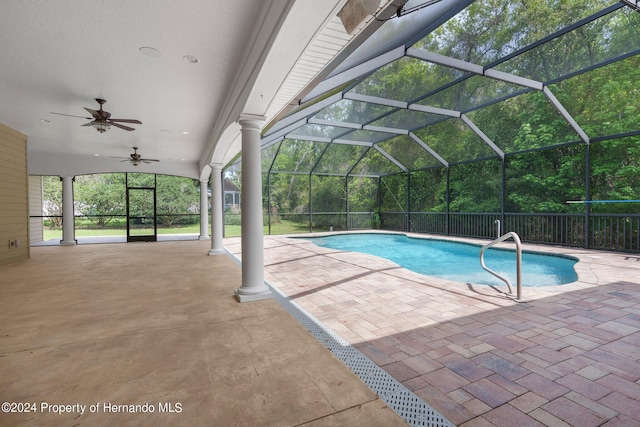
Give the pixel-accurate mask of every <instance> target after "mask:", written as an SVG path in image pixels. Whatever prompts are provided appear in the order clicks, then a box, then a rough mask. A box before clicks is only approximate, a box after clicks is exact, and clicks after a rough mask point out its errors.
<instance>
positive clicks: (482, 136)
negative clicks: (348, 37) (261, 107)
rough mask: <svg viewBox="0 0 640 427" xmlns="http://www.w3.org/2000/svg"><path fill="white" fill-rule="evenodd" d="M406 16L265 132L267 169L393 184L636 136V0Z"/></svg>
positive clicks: (483, 1)
mask: <svg viewBox="0 0 640 427" xmlns="http://www.w3.org/2000/svg"><path fill="white" fill-rule="evenodd" d="M411 10H416V11H415V12H412V13H408V12H409V11H411ZM399 15H400V16H396V18H394V19H389V20H388V21H387V22H385V24H384V25H382V26H381V28H380V29H379V30H378V32H377V33H376V34H375V35H374V36H373V37H372V38H371V42H369V43H367V44H365V45H362V47H361V48H360V49H359V50H357V51H355V52H354V53H353V54H352V55H351V56H350V57H349V58H347V59H346V60H345V61H344V62H343V64H342V65H341V66H338V67H337V68H336V71H335V72H334V73H333V74H331V75H330V76H329V77H327V78H326V79H325V80H324V81H323V82H322V83H321V84H320V85H319V86H318V87H317V88H316V89H315V90H314V91H312V92H310V94H309V95H308V96H307V98H305V99H304V100H303V102H302V103H301V105H299V106H298V107H296V108H295V109H293V110H292V111H291V112H290V113H289V114H288V115H287V116H286V117H284V118H283V119H281V120H280V121H278V122H277V123H275V124H271V125H270V126H269V127H268V129H267V130H266V131H265V133H264V135H263V138H262V149H263V172H265V173H266V172H271V173H275V172H278V173H293V174H322V175H339V176H384V175H390V174H395V173H400V172H408V171H414V170H423V169H429V168H433V167H442V166H448V165H451V164H459V163H465V162H469V161H476V160H481V159H491V158H503V159H504V157H505V156H508V155H510V154H514V153H522V152H528V151H533V150H539V149H543V148H548V147H553V146H563V145H567V144H590V143H591V142H593V141H598V140H602V139H611V138H616V137H620V136H634V135H640V125H638V122H637V116H638V113H639V112H640V101H638V99H639V98H638V86H637V81H638V80H637V79H636V80H635V83H636V84H634V85H630V84H629V81H628V77H629V75H630V74H629V73H634V72H635V71H634V70H637V69H639V68H640V13H639V11H638V7H637V3H636V2H635V1H624V2H623V1H613V0H608V1H602V0H564V1H560V2H558V1H553V2H552V1H545V0H541V1H540V2H538V3H536V7H533V6H529V7H526V6H524V5H523V4H522V3H513V2H511V1H508V0H478V1H475V2H470V1H446V0H443V1H441V2H428V1H410V2H408V3H407V4H406V5H405V6H404V9H403V10H401V11H400V13H399ZM403 28H407V31H406V32H403ZM418 29H421V30H418ZM385 34H391V36H389V37H385ZM375 40H380V41H382V42H381V43H382V44H381V45H380V46H382V49H381V48H380V47H379V46H377V45H373V44H372V43H373V42H374V41H375ZM389 40H391V41H392V42H393V44H389ZM367 52H371V53H373V54H369V55H367ZM603 87H606V88H607V89H608V91H609V93H610V96H609V97H607V99H597V100H594V99H592V98H591V96H592V94H593V93H595V91H594V90H593V89H594V88H600V89H602V88H603ZM292 159H295V160H292Z"/></svg>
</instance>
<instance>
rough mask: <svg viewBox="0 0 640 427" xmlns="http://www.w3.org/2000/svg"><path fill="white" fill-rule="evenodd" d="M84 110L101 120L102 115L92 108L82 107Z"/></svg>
mask: <svg viewBox="0 0 640 427" xmlns="http://www.w3.org/2000/svg"><path fill="white" fill-rule="evenodd" d="M83 108H84V109H85V110H87V111H88V112H89V114H91V115H92V116H93V117H94V118H96V119H98V120H102V116H101V115H100V113H98V112H97V111H96V110H92V109H91V108H87V107H83Z"/></svg>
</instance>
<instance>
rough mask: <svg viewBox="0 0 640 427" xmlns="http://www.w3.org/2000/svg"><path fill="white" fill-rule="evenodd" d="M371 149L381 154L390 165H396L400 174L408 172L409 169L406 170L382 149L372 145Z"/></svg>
mask: <svg viewBox="0 0 640 427" xmlns="http://www.w3.org/2000/svg"><path fill="white" fill-rule="evenodd" d="M373 148H375V149H376V150H378V152H380V154H382V155H383V156H385V157H386V158H387V159H388V160H389V161H390V162H391V163H393V164H394V165H396V166H397V167H399V168H400V169H401V170H402V172H405V173H406V172H409V169H407V168H406V167H405V166H404V165H403V164H402V163H400V162H399V161H397V160H396V159H395V158H394V157H393V156H392V155H391V154H389V153H387V152H386V151H384V150H383V149H382V148H380V147H379V146H377V145H374V146H373Z"/></svg>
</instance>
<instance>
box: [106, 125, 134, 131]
mask: <svg viewBox="0 0 640 427" xmlns="http://www.w3.org/2000/svg"><path fill="white" fill-rule="evenodd" d="M111 125H112V126H115V127H117V128H120V129H124V130H128V131H132V130H135V129H134V128H130V127H129V126H125V125H121V124H118V123H111Z"/></svg>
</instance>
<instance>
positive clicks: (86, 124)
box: [82, 121, 95, 126]
mask: <svg viewBox="0 0 640 427" xmlns="http://www.w3.org/2000/svg"><path fill="white" fill-rule="evenodd" d="M94 123H95V121H93V122H89V123H85V124H83V125H82V126H93V124H94Z"/></svg>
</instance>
